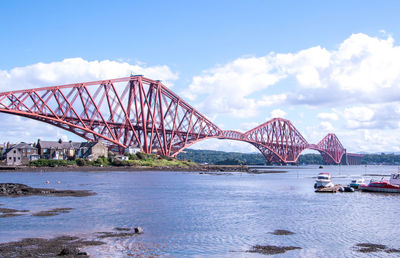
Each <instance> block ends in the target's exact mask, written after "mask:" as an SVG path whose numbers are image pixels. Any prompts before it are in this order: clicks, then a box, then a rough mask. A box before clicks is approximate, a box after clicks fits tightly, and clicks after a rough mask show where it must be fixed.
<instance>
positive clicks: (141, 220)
mask: <svg viewBox="0 0 400 258" xmlns="http://www.w3.org/2000/svg"><path fill="white" fill-rule="evenodd" d="M281 169H283V170H287V173H275V174H247V173H239V172H234V173H218V174H213V175H212V174H201V173H198V172H148V171H146V172H43V173H39V172H37V173H36V172H35V173H27V172H22V173H19V172H3V173H0V182H14V183H23V184H27V185H30V186H32V187H51V188H57V189H86V190H92V191H94V192H96V193H97V195H94V196H89V197H40V196H32V197H18V198H7V197H0V204H2V206H1V207H3V208H14V209H27V210H30V213H28V214H26V215H23V216H19V217H9V218H0V242H8V241H13V240H17V239H21V238H24V237H46V238H50V237H52V236H58V235H77V236H87V237H90V236H93V234H94V233H95V232H100V231H112V230H113V228H115V227H129V228H133V227H136V226H141V227H142V228H143V229H144V234H141V235H136V236H133V237H128V238H110V239H106V241H107V242H108V245H103V246H98V247H94V248H88V249H87V250H89V253H90V254H92V255H93V256H95V257H126V256H136V255H143V256H152V255H154V256H157V255H160V256H162V257H165V256H167V257H193V256H196V257H199V256H203V257H262V256H263V255H261V254H254V253H249V252H246V251H247V250H249V249H251V247H252V246H253V245H257V244H260V245H277V246H297V247H301V248H302V249H298V250H292V251H288V252H286V253H284V254H280V255H277V256H280V257H360V256H362V257H375V256H379V257H395V256H396V255H398V253H397V254H390V253H385V252H379V253H360V252H357V251H356V250H355V248H354V246H355V244H357V243H375V244H384V245H387V246H388V247H391V248H400V234H399V233H398V230H399V218H400V205H399V204H400V194H374V193H363V192H355V193H336V194H326V193H325V194H321V193H314V189H313V185H314V181H315V178H313V177H315V176H316V175H317V174H318V173H319V172H331V174H332V176H333V181H334V183H335V184H348V183H349V182H350V180H351V179H352V178H353V177H355V176H359V175H363V174H390V173H391V172H392V171H394V170H397V167H390V166H368V167H365V166H326V167H324V168H323V169H318V167H313V166H306V167H297V168H296V167H293V168H292V167H289V168H288V169H286V168H285V167H283V168H278V169H276V170H281ZM369 178H371V177H366V179H369ZM374 178H376V179H378V178H379V179H380V177H377V176H375V177H374ZM46 181H49V182H50V183H49V184H46V183H45V182H46ZM65 207H68V208H73V210H71V212H70V213H65V214H60V215H57V216H53V217H36V216H31V215H30V214H31V213H33V212H36V211H43V210H48V209H51V208H65ZM277 229H284V230H289V231H292V232H294V233H295V234H293V235H273V234H270V232H273V231H274V230H277Z"/></svg>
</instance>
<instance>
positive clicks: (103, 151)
mask: <svg viewBox="0 0 400 258" xmlns="http://www.w3.org/2000/svg"><path fill="white" fill-rule="evenodd" d="M76 156H77V157H78V158H82V159H89V160H96V159H98V158H99V157H101V156H103V157H106V158H107V157H108V148H107V146H105V145H104V144H103V143H102V142H82V143H81V145H80V147H79V149H78V151H77V155H76Z"/></svg>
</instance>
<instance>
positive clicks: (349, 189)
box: [339, 186, 355, 193]
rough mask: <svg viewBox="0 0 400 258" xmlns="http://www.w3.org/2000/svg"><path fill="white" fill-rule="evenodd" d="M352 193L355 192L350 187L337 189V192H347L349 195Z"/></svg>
mask: <svg viewBox="0 0 400 258" xmlns="http://www.w3.org/2000/svg"><path fill="white" fill-rule="evenodd" d="M354 191H355V190H354V188H353V187H351V186H342V187H340V188H339V192H349V193H352V192H354Z"/></svg>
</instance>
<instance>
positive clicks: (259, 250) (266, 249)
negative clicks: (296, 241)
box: [247, 245, 302, 254]
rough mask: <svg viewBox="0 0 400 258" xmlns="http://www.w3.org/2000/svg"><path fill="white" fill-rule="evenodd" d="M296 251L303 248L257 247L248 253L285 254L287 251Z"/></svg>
mask: <svg viewBox="0 0 400 258" xmlns="http://www.w3.org/2000/svg"><path fill="white" fill-rule="evenodd" d="M296 249H302V248H301V247H298V246H275V245H255V246H253V247H252V248H251V249H250V250H249V251H247V252H249V253H259V254H283V253H285V252H287V251H291V250H296Z"/></svg>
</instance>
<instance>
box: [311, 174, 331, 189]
mask: <svg viewBox="0 0 400 258" xmlns="http://www.w3.org/2000/svg"><path fill="white" fill-rule="evenodd" d="M334 186H335V185H334V184H333V183H332V177H331V174H330V173H327V172H324V173H319V174H318V177H317V179H316V180H315V184H314V188H316V189H318V188H325V187H334Z"/></svg>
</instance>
